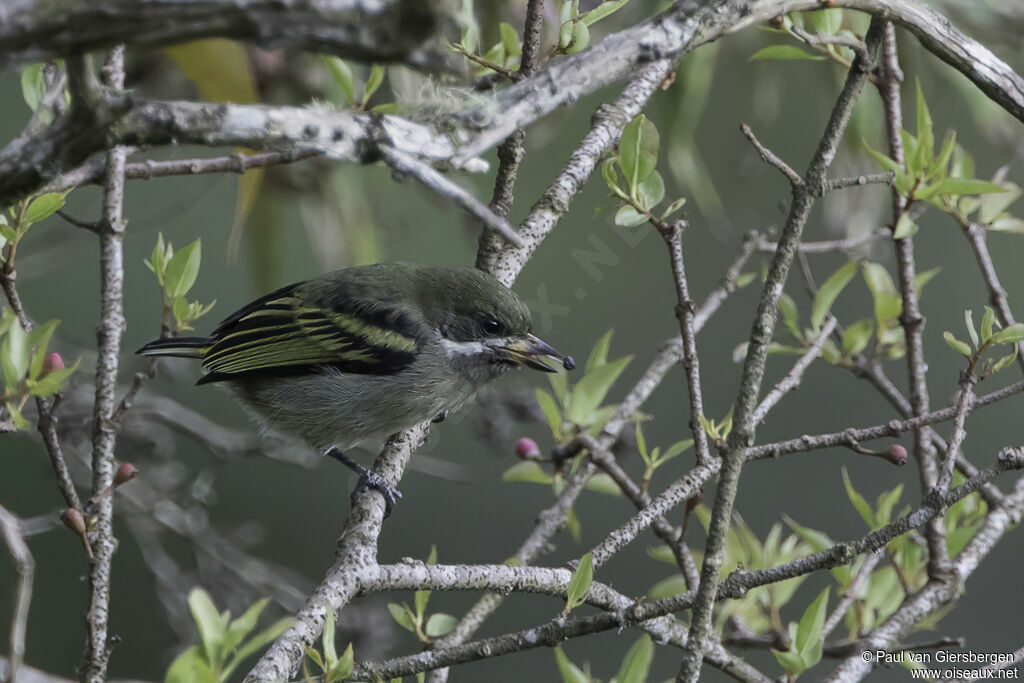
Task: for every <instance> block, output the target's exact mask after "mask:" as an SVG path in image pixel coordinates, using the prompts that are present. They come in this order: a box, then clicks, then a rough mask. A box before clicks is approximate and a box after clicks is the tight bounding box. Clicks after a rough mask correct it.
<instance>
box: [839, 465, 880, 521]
mask: <svg viewBox="0 0 1024 683" xmlns="http://www.w3.org/2000/svg"><path fill="white" fill-rule="evenodd" d="M842 473H843V486H845V487H846V497H847V498H849V499H850V502H851V503H853V507H854V508H855V509H856V510H857V513H858V514H859V515H860V516H861V519H863V520H864V522H865V523H866V524H867V525H868V528H869V529H874V528H875V527H876V526H877V523H876V521H875V511H874V510H872V509H871V505H870V504H868V501H867V500H865V499H864V496H862V495H860V494H859V493H858V492H857V489H855V488H853V482H851V481H850V474H849V473H848V472H847V471H846V468H845V467H844V468H842Z"/></svg>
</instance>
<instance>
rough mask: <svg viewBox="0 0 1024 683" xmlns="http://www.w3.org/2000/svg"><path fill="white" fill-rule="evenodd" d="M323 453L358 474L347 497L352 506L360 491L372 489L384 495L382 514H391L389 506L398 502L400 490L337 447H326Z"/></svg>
mask: <svg viewBox="0 0 1024 683" xmlns="http://www.w3.org/2000/svg"><path fill="white" fill-rule="evenodd" d="M324 455H328V456H330V457H331V458H333V459H335V460H337V461H338V462H340V463H341V464H342V465H344V466H345V467H347V468H349V469H350V470H352V471H353V472H355V473H356V474H357V475H359V480H358V481H357V482H356V487H355V488H354V489H352V495H351V496H350V497H349V501H350V503H351V504H352V506H353V507H355V504H356V499H357V498H359V495H360V494H361V493H363V492H364V491H366V490H367V489H374V490H375V491H378V492H380V494H381V495H382V496H384V516H385V517H388V516H389V515H390V514H391V508H392V507H393V506H394V504H395V503H397V502H398V499H399V498H401V497H402V492H401V491H399V490H398V489H397V488H395V487H394V486H392V485H391V484H389V483H388V482H387V481H386V480H385V479H384V477H382V476H380V475H379V474H377V473H376V472H374V471H373V470H370V469H367V468H366V467H363V466H362V465H360V464H359V463H357V462H356V461H355V460H353V459H352V458H350V457H348V456H347V455H345V454H344V453H342V452H341V451H340V450H338V449H337V448H333V447H332V448H328V449H327V451H326V452H325V453H324Z"/></svg>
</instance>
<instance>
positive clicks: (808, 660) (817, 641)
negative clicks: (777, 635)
mask: <svg viewBox="0 0 1024 683" xmlns="http://www.w3.org/2000/svg"><path fill="white" fill-rule="evenodd" d="M828 594H829V588H826V589H825V590H823V591H822V592H821V593H820V594H819V595H818V597H817V599H815V601H814V602H812V603H811V605H810V606H809V607H808V608H807V610H806V611H804V615H803V616H802V617H801V618H800V624H799V625H798V626H797V629H796V642H795V643H794V645H795V646H796V651H797V652H799V653H800V657H801V659H803V660H804V663H805V664H806V665H807V666H808V668H810V667H812V666H814V665H815V664H817V663H818V661H819V660H820V659H821V637H822V636H821V629H822V627H823V626H824V625H825V613H826V612H827V611H828ZM815 646H817V657H813V656H808V655H809V654H813V653H814V651H815Z"/></svg>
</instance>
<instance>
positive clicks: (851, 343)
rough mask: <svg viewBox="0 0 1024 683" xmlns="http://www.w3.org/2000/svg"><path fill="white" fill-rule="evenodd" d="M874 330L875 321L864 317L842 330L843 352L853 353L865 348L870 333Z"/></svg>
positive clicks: (869, 338) (869, 339)
mask: <svg viewBox="0 0 1024 683" xmlns="http://www.w3.org/2000/svg"><path fill="white" fill-rule="evenodd" d="M874 331H875V322H874V321H873V320H871V319H870V318H864V319H862V320H858V321H857V322H855V323H853V324H852V325H850V326H849V327H847V328H846V329H845V330H843V353H845V354H847V355H850V356H852V355H855V354H858V353H860V352H861V351H863V350H864V349H865V348H867V345H868V343H869V342H870V341H871V335H872V334H873V333H874Z"/></svg>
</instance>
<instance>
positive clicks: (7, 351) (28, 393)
mask: <svg viewBox="0 0 1024 683" xmlns="http://www.w3.org/2000/svg"><path fill="white" fill-rule="evenodd" d="M59 324H60V321H58V320H49V321H47V322H46V323H44V324H42V325H40V326H38V327H36V328H35V329H34V330H32V331H31V332H26V331H25V328H23V327H22V326H21V322H20V321H19V320H18V317H17V316H16V315H14V313H12V312H11V311H8V310H6V309H5V310H4V311H3V314H2V315H0V370H2V374H3V380H4V392H3V396H2V398H0V403H2V404H3V407H4V408H5V409H6V410H7V414H8V415H9V416H10V418H9V419H10V421H11V423H12V424H13V425H14V426H15V427H16V428H17V429H27V428H29V427H30V425H29V423H28V421H27V420H25V418H24V417H22V415H21V411H22V409H23V408H24V407H25V403H26V402H27V401H28V399H29V397H32V396H37V397H46V396H52V395H54V394H56V393H57V392H58V391H60V390H61V389H62V388H63V387H64V385H65V384H66V383H67V381H68V378H69V377H70V376H71V373H73V372H74V371H75V369H76V368H78V365H79V363H81V362H82V361H81V359H79V360H77V361H75V364H74V365H73V366H71V367H70V368H65V367H56V368H50V367H47V366H46V362H45V361H46V356H47V349H48V348H49V345H50V339H51V338H52V337H53V332H54V330H56V329H57V325H59Z"/></svg>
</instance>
